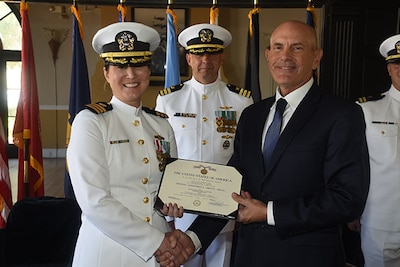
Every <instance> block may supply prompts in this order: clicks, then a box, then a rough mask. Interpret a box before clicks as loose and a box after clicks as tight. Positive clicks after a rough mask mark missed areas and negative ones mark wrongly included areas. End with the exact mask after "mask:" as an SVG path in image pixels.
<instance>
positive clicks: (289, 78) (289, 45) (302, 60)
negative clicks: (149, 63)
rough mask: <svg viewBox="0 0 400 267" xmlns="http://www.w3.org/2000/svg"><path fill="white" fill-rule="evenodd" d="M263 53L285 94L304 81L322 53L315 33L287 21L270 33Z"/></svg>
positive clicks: (303, 26)
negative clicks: (268, 43)
mask: <svg viewBox="0 0 400 267" xmlns="http://www.w3.org/2000/svg"><path fill="white" fill-rule="evenodd" d="M265 57H266V59H267V61H268V66H269V69H270V72H271V75H272V77H273V78H274V80H275V81H276V82H277V84H278V85H279V88H280V90H281V93H282V94H283V95H286V94H288V93H290V92H292V91H294V90H295V89H297V88H299V87H300V86H302V85H303V84H305V83H306V82H307V81H308V80H309V79H310V78H311V76H312V72H313V70H314V69H316V68H317V67H318V64H319V62H320V60H321V57H322V50H321V49H317V48H316V40H315V35H313V33H312V31H311V30H310V29H308V28H307V27H305V25H302V24H296V23H286V24H282V25H281V26H279V27H278V28H277V29H276V30H275V31H274V32H273V33H272V35H271V40H270V47H269V48H268V49H267V50H266V51H265Z"/></svg>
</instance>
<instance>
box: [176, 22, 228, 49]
mask: <svg viewBox="0 0 400 267" xmlns="http://www.w3.org/2000/svg"><path fill="white" fill-rule="evenodd" d="M178 41H179V43H180V44H181V45H182V46H183V47H184V48H185V49H186V51H187V52H188V53H191V54H204V53H208V54H215V53H221V52H222V51H223V49H224V48H225V47H227V46H228V45H229V44H230V43H231V41H232V35H231V33H230V32H229V31H228V30H227V29H225V28H223V27H221V26H219V25H214V24H209V23H200V24H195V25H192V26H190V27H188V28H186V29H184V30H183V31H182V32H181V33H180V34H179V36H178Z"/></svg>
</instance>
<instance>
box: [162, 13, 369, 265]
mask: <svg viewBox="0 0 400 267" xmlns="http://www.w3.org/2000/svg"><path fill="white" fill-rule="evenodd" d="M322 54H323V53H322V50H321V49H319V48H318V47H317V38H316V33H315V31H314V29H313V28H312V27H310V26H308V25H307V24H305V23H303V22H299V21H287V22H284V23H282V24H280V25H279V26H278V27H277V28H276V29H275V30H274V31H273V33H272V35H271V38H270V47H268V49H267V50H266V52H265V57H266V59H267V61H268V65H269V69H270V72H271V74H272V76H273V78H274V80H275V81H276V82H277V84H278V87H277V89H276V94H275V95H274V96H273V97H270V98H267V99H265V100H262V101H259V102H257V103H255V104H253V105H251V106H249V107H248V108H246V109H245V110H244V111H243V113H242V116H241V118H240V120H239V124H238V127H237V133H236V137H235V143H234V154H233V156H232V158H231V159H230V161H229V163H228V165H230V166H234V167H235V168H236V169H237V170H239V171H240V172H241V174H242V175H243V183H242V192H241V193H240V195H239V194H237V193H233V194H232V198H233V199H234V200H235V201H237V202H238V203H239V212H238V218H237V220H238V222H240V223H241V224H240V226H239V230H238V231H239V232H238V239H237V247H236V249H235V251H234V252H233V257H234V258H233V262H234V266H235V267H243V266H249V267H261V266H269V267H293V266H296V267H303V266H304V267H314V266H315V267H343V266H345V258H344V254H343V247H342V241H341V225H343V224H345V223H346V222H349V221H351V220H353V219H355V218H358V217H359V216H360V215H361V213H362V211H363V208H364V205H365V201H366V198H367V194H368V188H369V161H368V150H367V145H366V139H365V133H364V131H365V123H364V118H363V113H362V111H361V109H360V108H359V107H358V105H356V104H355V103H351V102H347V101H345V100H343V99H340V98H338V97H335V96H330V95H327V94H324V93H323V91H322V89H321V88H319V86H318V85H317V83H316V81H315V80H314V78H313V70H315V69H317V67H318V64H319V62H320V60H321V58H322ZM279 99H285V100H286V103H287V104H286V107H285V108H284V110H283V119H282V126H281V129H280V136H279V139H278V142H277V143H276V146H275V148H274V149H270V151H269V152H272V155H271V157H270V159H269V161H268V162H264V158H265V157H266V156H265V154H264V155H263V147H264V137H265V135H266V133H267V129H268V127H269V126H270V124H271V123H272V121H273V117H274V113H275V109H276V106H277V105H276V103H277V101H278V100H279ZM265 141H266V142H267V143H269V142H270V139H269V138H267V139H265ZM267 150H268V149H267ZM264 153H268V151H264ZM225 223H226V221H224V220H221V219H214V218H209V217H201V216H200V217H198V218H197V219H196V220H195V221H194V222H193V224H192V225H191V226H190V227H189V229H188V231H187V232H186V233H187V234H188V235H189V236H190V237H191V239H192V241H193V243H194V245H195V248H196V251H197V253H202V252H203V251H204V250H205V249H206V248H207V246H208V244H209V243H210V242H211V241H212V239H213V238H214V236H215V235H216V234H217V233H218V232H219V230H220V229H221V228H222V227H223V226H224V225H225ZM159 260H161V258H159ZM161 263H162V264H163V263H164V262H163V261H162V262H161Z"/></svg>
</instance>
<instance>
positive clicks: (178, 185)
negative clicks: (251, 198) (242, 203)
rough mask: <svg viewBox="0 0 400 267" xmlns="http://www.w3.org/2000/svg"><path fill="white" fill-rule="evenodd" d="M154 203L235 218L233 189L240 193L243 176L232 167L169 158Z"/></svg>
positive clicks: (207, 214) (197, 212) (159, 205)
mask: <svg viewBox="0 0 400 267" xmlns="http://www.w3.org/2000/svg"><path fill="white" fill-rule="evenodd" d="M169 160H170V162H169V163H168V164H167V165H166V167H165V170H164V174H163V178H162V180H161V184H160V189H159V191H158V196H157V199H156V203H155V208H156V209H161V208H162V206H163V205H164V203H177V204H178V206H182V207H183V208H184V209H185V212H190V213H196V214H201V215H206V216H211V217H220V218H225V219H235V218H236V215H237V209H238V203H237V202H235V201H234V200H233V199H232V197H231V194H232V192H236V193H238V194H239V193H240V188H241V184H242V175H241V174H240V173H239V172H238V171H237V170H236V169H235V168H233V167H230V166H226V165H219V164H212V163H206V162H200V161H190V160H180V159H169Z"/></svg>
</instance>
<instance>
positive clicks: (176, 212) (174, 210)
mask: <svg viewBox="0 0 400 267" xmlns="http://www.w3.org/2000/svg"><path fill="white" fill-rule="evenodd" d="M159 211H160V212H161V213H162V214H163V215H164V216H169V217H173V218H181V217H182V216H183V212H184V209H183V207H182V206H181V207H179V208H178V205H177V204H176V203H174V204H172V203H168V204H166V203H164V206H163V208H162V209H161V210H159Z"/></svg>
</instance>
